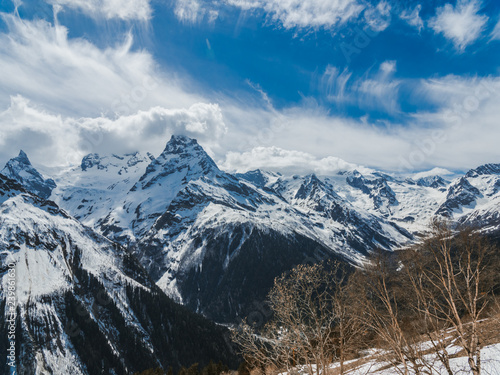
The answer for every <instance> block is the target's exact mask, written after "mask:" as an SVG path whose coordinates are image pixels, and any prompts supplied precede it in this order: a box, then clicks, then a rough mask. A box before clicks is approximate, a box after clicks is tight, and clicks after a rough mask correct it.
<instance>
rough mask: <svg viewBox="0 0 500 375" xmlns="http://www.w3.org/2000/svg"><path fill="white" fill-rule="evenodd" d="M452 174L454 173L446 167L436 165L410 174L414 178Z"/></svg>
mask: <svg viewBox="0 0 500 375" xmlns="http://www.w3.org/2000/svg"><path fill="white" fill-rule="evenodd" d="M454 174H455V173H454V172H451V171H449V170H448V169H445V168H439V167H436V168H432V169H431V170H429V171H424V172H419V173H416V174H414V175H413V176H412V178H413V179H414V180H418V179H420V178H425V177H432V176H441V177H446V176H453V175H454Z"/></svg>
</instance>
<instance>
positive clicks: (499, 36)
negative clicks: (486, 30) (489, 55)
mask: <svg viewBox="0 0 500 375" xmlns="http://www.w3.org/2000/svg"><path fill="white" fill-rule="evenodd" d="M490 36H491V39H493V40H500V20H498V22H497V24H496V25H495V28H494V29H493V31H492V32H491V34H490Z"/></svg>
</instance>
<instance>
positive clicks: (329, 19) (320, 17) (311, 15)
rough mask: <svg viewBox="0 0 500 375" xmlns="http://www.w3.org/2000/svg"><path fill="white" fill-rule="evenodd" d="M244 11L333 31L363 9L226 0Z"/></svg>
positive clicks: (347, 0) (300, 1) (352, 1)
mask: <svg viewBox="0 0 500 375" xmlns="http://www.w3.org/2000/svg"><path fill="white" fill-rule="evenodd" d="M226 2H227V3H228V4H229V5H233V6H236V7H239V8H241V9H244V10H250V9H261V10H263V11H264V12H266V13H268V14H269V15H270V17H271V18H272V19H273V20H274V21H276V22H279V23H280V24H281V25H283V27H284V28H286V29H291V28H320V27H324V28H333V27H336V26H338V25H341V24H344V23H346V22H347V21H349V20H351V19H353V18H356V17H358V16H359V14H360V13H361V12H362V11H363V10H364V9H365V5H363V4H362V3H361V2H360V1H358V0H286V1H283V0H226Z"/></svg>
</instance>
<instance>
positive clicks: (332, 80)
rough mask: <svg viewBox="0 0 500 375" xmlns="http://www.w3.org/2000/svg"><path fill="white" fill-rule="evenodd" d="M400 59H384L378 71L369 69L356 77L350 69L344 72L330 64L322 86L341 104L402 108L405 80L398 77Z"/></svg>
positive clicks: (383, 108) (376, 107)
mask: <svg viewBox="0 0 500 375" xmlns="http://www.w3.org/2000/svg"><path fill="white" fill-rule="evenodd" d="M395 72H396V61H392V60H390V61H384V62H383V63H382V64H380V66H379V69H378V71H376V72H374V73H372V72H370V71H368V72H367V73H366V74H365V75H364V76H363V77H360V78H356V79H354V78H353V77H352V73H351V72H350V71H348V70H347V69H345V70H343V71H342V72H340V71H339V70H338V69H337V68H336V67H333V66H331V65H329V66H327V67H326V69H325V72H324V73H323V75H322V76H321V79H320V89H321V90H322V92H323V93H324V95H325V97H326V99H327V100H328V101H330V102H332V103H337V104H339V105H344V104H348V105H356V106H358V107H359V108H361V109H381V110H384V111H387V112H390V113H394V112H397V111H399V104H398V102H399V100H398V99H399V88H400V85H401V81H400V80H398V79H395V78H394V73H395Z"/></svg>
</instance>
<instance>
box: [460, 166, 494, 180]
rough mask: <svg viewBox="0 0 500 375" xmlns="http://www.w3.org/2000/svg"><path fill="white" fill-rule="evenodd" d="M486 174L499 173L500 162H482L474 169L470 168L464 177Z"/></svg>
mask: <svg viewBox="0 0 500 375" xmlns="http://www.w3.org/2000/svg"><path fill="white" fill-rule="evenodd" d="M488 174H500V164H484V165H481V166H479V167H477V168H475V169H471V170H470V171H469V172H467V174H466V175H465V177H478V176H483V175H488Z"/></svg>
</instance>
